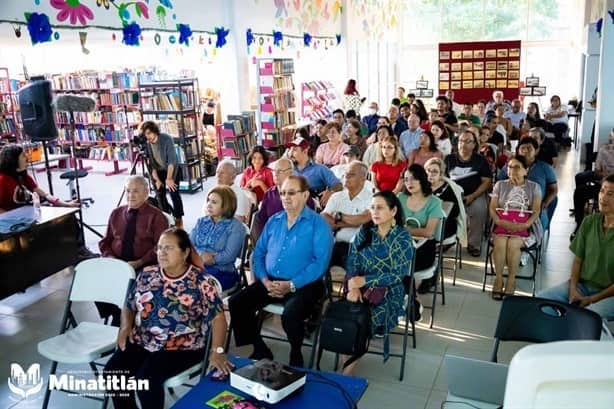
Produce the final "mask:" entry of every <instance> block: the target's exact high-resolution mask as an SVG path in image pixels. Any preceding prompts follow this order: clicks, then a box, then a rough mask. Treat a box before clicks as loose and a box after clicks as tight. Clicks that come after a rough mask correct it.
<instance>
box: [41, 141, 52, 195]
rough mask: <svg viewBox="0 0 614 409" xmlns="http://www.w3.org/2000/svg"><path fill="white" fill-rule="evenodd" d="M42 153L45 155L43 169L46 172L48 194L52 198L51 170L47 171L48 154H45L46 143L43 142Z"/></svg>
mask: <svg viewBox="0 0 614 409" xmlns="http://www.w3.org/2000/svg"><path fill="white" fill-rule="evenodd" d="M42 142H43V153H44V154H45V169H46V170H47V183H48V184H49V194H50V195H51V196H53V182H52V179H51V169H49V153H48V152H47V150H48V148H47V141H45V140H43V141H42Z"/></svg>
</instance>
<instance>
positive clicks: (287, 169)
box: [273, 168, 292, 173]
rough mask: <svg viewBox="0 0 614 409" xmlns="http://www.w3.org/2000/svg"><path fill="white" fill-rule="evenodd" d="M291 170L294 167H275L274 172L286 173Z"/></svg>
mask: <svg viewBox="0 0 614 409" xmlns="http://www.w3.org/2000/svg"><path fill="white" fill-rule="evenodd" d="M289 170H292V168H286V169H273V173H284V172H287V171H289Z"/></svg>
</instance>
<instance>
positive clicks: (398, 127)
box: [378, 105, 407, 138]
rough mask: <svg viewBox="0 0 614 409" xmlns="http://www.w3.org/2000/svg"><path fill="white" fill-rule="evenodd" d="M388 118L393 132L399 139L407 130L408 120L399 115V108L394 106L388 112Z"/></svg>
mask: <svg viewBox="0 0 614 409" xmlns="http://www.w3.org/2000/svg"><path fill="white" fill-rule="evenodd" d="M388 118H389V119H390V123H391V124H392V130H393V131H394V134H395V135H396V136H397V138H398V137H399V136H401V134H402V133H403V131H405V130H406V129H407V120H406V119H405V118H404V117H403V116H402V115H400V114H399V108H397V107H395V106H394V105H392V106H391V107H390V109H389V110H388ZM378 127H379V126H378Z"/></svg>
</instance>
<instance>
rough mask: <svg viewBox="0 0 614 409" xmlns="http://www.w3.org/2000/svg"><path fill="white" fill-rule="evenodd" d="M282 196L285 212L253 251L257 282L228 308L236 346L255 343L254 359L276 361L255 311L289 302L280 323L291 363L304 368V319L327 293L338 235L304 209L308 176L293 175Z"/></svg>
mask: <svg viewBox="0 0 614 409" xmlns="http://www.w3.org/2000/svg"><path fill="white" fill-rule="evenodd" d="M280 195H281V197H282V204H283V207H284V211H283V212H279V213H277V214H275V215H274V216H273V217H271V218H270V219H269V221H268V222H267V224H266V225H265V226H264V229H263V231H262V234H261V235H260V238H259V239H258V242H257V243H256V247H255V249H254V262H253V270H254V275H255V276H256V278H257V279H258V281H256V282H255V283H254V284H252V285H250V286H249V287H247V288H245V289H244V290H242V291H241V292H239V293H238V294H236V295H235V296H233V297H232V298H231V299H230V301H229V303H228V307H229V310H230V316H231V320H232V327H233V330H234V335H235V341H236V344H237V346H243V345H249V344H251V345H253V347H254V351H253V353H252V354H251V355H250V358H251V359H256V360H259V359H263V358H269V359H273V353H272V352H271V350H270V349H269V348H268V347H267V346H266V344H265V343H264V341H263V340H262V337H261V336H260V333H259V332H258V325H257V320H256V312H257V311H259V310H261V309H262V308H264V307H265V306H266V305H268V304H271V303H282V304H284V312H283V314H282V316H281V323H282V327H283V329H284V331H285V332H286V335H287V337H288V341H289V342H290V365H292V366H299V367H302V366H304V362H303V354H302V352H301V346H302V345H303V336H304V334H305V320H306V319H307V318H308V317H309V315H310V314H311V312H312V310H313V306H314V305H315V304H316V303H317V302H318V301H319V300H321V298H322V297H323V294H324V283H323V280H322V277H323V276H324V273H325V272H326V269H327V268H328V263H329V260H330V255H331V251H332V247H333V235H332V233H331V231H330V227H329V226H328V223H326V220H324V218H323V217H322V216H320V215H319V214H317V213H316V212H314V211H313V210H311V209H309V208H308V207H307V206H305V205H306V203H307V198H308V197H309V185H308V184H307V180H306V179H305V178H304V177H301V176H289V177H288V178H287V179H286V181H285V182H284V184H283V185H282V189H281V191H280Z"/></svg>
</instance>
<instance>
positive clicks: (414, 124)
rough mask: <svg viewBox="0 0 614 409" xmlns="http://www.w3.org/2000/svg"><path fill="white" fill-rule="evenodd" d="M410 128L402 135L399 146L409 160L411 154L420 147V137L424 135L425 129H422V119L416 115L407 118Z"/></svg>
mask: <svg viewBox="0 0 614 409" xmlns="http://www.w3.org/2000/svg"><path fill="white" fill-rule="evenodd" d="M407 125H408V128H407V129H406V130H405V131H403V132H402V133H401V136H400V137H399V144H400V145H401V150H402V151H403V155H404V156H405V157H406V158H407V157H409V153H410V152H411V151H413V150H414V149H418V147H420V135H422V132H424V131H423V129H422V128H420V118H419V117H418V115H416V114H411V115H410V116H409V118H407Z"/></svg>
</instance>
